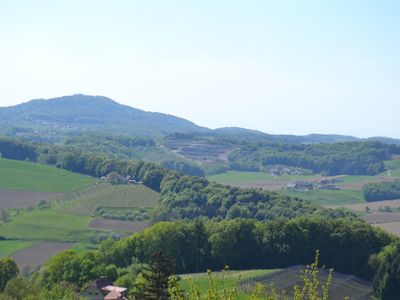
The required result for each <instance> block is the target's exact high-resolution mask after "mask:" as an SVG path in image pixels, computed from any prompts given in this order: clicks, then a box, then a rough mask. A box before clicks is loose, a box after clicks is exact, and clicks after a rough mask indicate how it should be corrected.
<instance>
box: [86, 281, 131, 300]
mask: <svg viewBox="0 0 400 300" xmlns="http://www.w3.org/2000/svg"><path fill="white" fill-rule="evenodd" d="M126 294H127V289H126V288H124V287H119V286H114V284H113V282H112V281H111V280H109V279H107V278H104V277H102V278H99V279H96V280H94V281H93V282H91V283H90V284H89V285H88V286H87V287H86V288H84V289H83V290H82V292H81V293H80V295H79V296H80V297H82V298H84V299H87V300H127V298H126V297H127V295H126Z"/></svg>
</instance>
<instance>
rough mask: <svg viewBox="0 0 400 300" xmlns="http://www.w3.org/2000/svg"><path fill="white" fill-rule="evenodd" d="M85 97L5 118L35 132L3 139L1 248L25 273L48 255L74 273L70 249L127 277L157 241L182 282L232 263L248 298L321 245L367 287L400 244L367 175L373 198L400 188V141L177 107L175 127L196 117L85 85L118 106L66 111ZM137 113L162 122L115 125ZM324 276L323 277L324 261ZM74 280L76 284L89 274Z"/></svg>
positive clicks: (337, 285)
mask: <svg viewBox="0 0 400 300" xmlns="http://www.w3.org/2000/svg"><path fill="white" fill-rule="evenodd" d="M82 97H83V96H79V95H76V96H73V97H72V98H71V97H66V98H63V97H62V98H60V99H58V98H57V99H52V100H48V101H49V102H46V101H38V102H36V101H34V102H33V103H29V105H28V107H29V108H32V109H33V110H35V109H39V110H40V111H43V107H42V106H43V105H45V106H47V103H50V102H51V103H52V105H53V107H52V108H51V109H49V110H46V113H47V114H50V115H53V116H52V117H51V118H53V119H52V121H49V120H50V117H49V116H46V117H44V116H40V120H39V121H38V119H35V118H36V117H33V118H31V117H29V110H26V111H25V110H24V116H25V119H24V121H23V122H22V121H18V116H17V115H15V117H13V118H15V119H13V118H11V119H10V120H11V121H12V120H14V121H15V120H16V121H15V122H17V123H16V124H18V126H27V128H30V129H31V130H32V131H30V130H29V129H28V130H26V128H25V129H24V130H26V131H24V132H25V133H27V134H26V135H20V134H17V135H18V138H16V136H13V135H12V134H10V133H8V136H5V137H1V138H0V153H1V154H2V157H1V158H0V175H1V177H0V212H1V220H0V259H1V257H3V258H4V257H10V258H12V259H13V260H15V261H16V264H17V266H18V267H19V269H20V271H21V274H23V276H25V277H26V278H30V277H31V276H33V275H34V274H42V273H41V270H43V269H46V270H47V269H49V268H50V269H49V270H50V271H49V272H50V273H51V272H53V271H54V272H56V273H57V272H58V269H59V268H61V269H62V270H63V271H62V272H65V273H64V274H68V272H69V271H68V268H70V267H69V265H64V264H63V259H67V260H68V261H78V262H79V263H77V266H79V265H88V266H89V267H88V269H87V270H86V269H85V270H81V271H79V272H83V273H82V274H83V275H82V274H81V275H79V276H82V278H87V276H89V277H90V276H92V277H91V278H95V277H94V276H98V275H90V274H117V275H115V276H120V277H119V279H120V280H122V279H121V278H125V277H126V276H128V275H129V274H128V273H125V272H130V271H127V270H129V268H133V269H132V270H136V268H142V266H143V263H146V262H151V261H152V258H151V257H152V255H153V254H154V253H156V250H157V251H162V253H165V255H166V257H168V259H171V261H172V262H174V264H175V268H176V271H177V272H178V273H181V274H183V275H182V281H181V282H180V286H181V287H182V288H183V289H187V288H188V287H189V285H190V284H191V283H190V282H192V283H195V284H196V285H198V286H199V292H200V293H206V292H207V286H209V284H210V282H209V280H210V278H208V277H207V276H206V275H204V273H201V272H202V271H203V270H205V269H207V268H210V269H212V270H214V271H217V272H216V273H215V278H214V280H215V281H214V283H215V284H216V285H215V286H216V287H217V288H218V289H220V288H222V283H221V285H220V282H221V281H220V280H221V276H222V275H221V274H222V273H220V272H218V271H219V270H221V268H223V267H224V266H226V265H229V266H231V267H232V269H234V270H237V271H232V274H233V275H232V276H233V277H231V278H228V277H227V278H225V279H224V280H226V282H225V283H224V284H226V287H228V288H231V287H232V288H233V287H234V286H235V284H236V283H237V284H238V287H239V295H240V299H250V296H249V295H250V294H251V291H252V290H254V288H255V284H256V283H261V284H265V283H268V284H269V283H273V284H274V285H276V287H277V288H278V289H279V290H288V291H290V289H291V287H293V286H294V285H296V284H301V282H300V281H298V276H299V274H300V270H301V269H304V265H305V264H307V263H310V261H312V258H313V255H314V254H315V250H317V249H319V250H320V251H321V261H323V264H327V265H329V266H332V267H334V268H335V269H337V270H338V272H335V273H334V279H333V282H332V287H331V291H332V292H333V293H334V295H335V297H338V299H339V298H340V297H342V296H352V297H353V298H355V299H368V297H369V295H370V294H371V293H372V291H373V286H372V283H371V281H372V280H373V278H372V277H371V273H369V272H370V271H369V269H368V270H367V269H365V268H366V266H368V268H372V269H373V270H375V271H376V267H375V266H373V265H371V264H372V262H374V259H375V260H382V259H385V257H387V256H385V255H386V254H385V253H386V252H387V251H391V250H390V249H392V248H391V247H395V246H394V245H396V243H397V241H398V236H400V217H399V216H400V213H399V211H400V210H399V207H400V203H399V201H400V200H396V199H394V200H386V199H380V200H379V201H373V202H367V201H366V200H365V189H364V187H365V186H366V185H370V184H376V186H375V185H373V186H372V188H371V189H370V190H369V193H372V195H371V196H372V197H383V196H382V195H386V194H384V192H385V193H387V192H390V193H392V194H391V195H396V194H395V193H396V186H395V184H396V183H397V180H398V179H399V178H400V160H399V159H398V158H399V153H400V147H399V146H397V145H396V144H386V143H381V142H378V141H376V140H373V139H372V140H369V139H353V138H349V137H346V136H330V135H327V136H324V135H310V136H300V137H296V136H273V135H268V134H264V133H261V132H253V131H248V130H243V129H237V128H230V129H217V130H214V131H213V130H208V129H204V128H200V129H199V128H197V127H193V126H196V125H193V124H192V123H190V122H189V123H187V122H185V121H182V120H180V121H179V122H178V123H179V124H180V126H186V125H188V124H189V125H188V127H186V129H185V130H183V131H182V132H173V131H172V129H171V130H170V131H168V130H166V131H165V132H156V131H157V130H156V129H157V128H160V126H161V127H162V126H163V124H164V123H163V122H166V119H169V121H168V122H171V120H176V119H174V118H172V119H170V117H169V116H163V115H152V114H148V113H144V112H136V111H134V110H129V113H128V112H127V111H126V108H123V107H121V106H120V105H119V104H117V103H114V102H112V101H111V100H109V99H103V98H98V97H95V98H92V97H88V96H85V97H83V98H84V99H86V100H87V101H89V102H87V103H97V104H99V105H100V107H101V106H103V108H107V109H110V110H112V111H113V113H111V114H110V115H109V116H107V118H108V119H107V120H106V121H105V122H103V123H100V122H99V121H98V120H99V119H98V118H105V116H104V114H103V113H102V112H93V115H92V116H91V117H90V120H91V121H90V122H93V124H95V125H93V127H90V126H89V123H90V122H89V121H88V120H89V119H86V118H75V117H74V116H65V118H61V116H60V113H61V110H60V109H61V108H62V107H64V106H65V103H67V102H68V101H70V102H69V103H71V105H76V106H75V107H73V108H74V109H83V106H82V103H80V100H79V99H81V98H82ZM91 101H94V102H91ZM31 105H33V106H31ZM47 108H48V107H47ZM13 109H16V110H15V111H19V109H21V107H19V108H13ZM24 109H26V108H24ZM0 113H1V110H0ZM25 113H26V114H25ZM136 113H139V114H141V115H142V117H143V118H148V117H150V119H151V120H152V121H151V122H155V123H154V124H156V123H157V124H158V125H157V126H153V127H151V128H150V127H149V128H148V130H151V131H152V132H153V133H152V134H150V133H149V132H148V131H144V132H146V133H145V136H138V135H134V134H132V133H131V132H130V133H129V134H128V131H123V130H122V129H121V128H122V127H123V126H132V124H135V123H134V122H133V123H130V122H128V121H127V119H124V118H128V119H129V117H127V116H128V115H131V114H132V116H133V115H135V116H136ZM125 114H127V115H125ZM159 117H160V118H161V119H162V120H163V121H160V120H158V118H159ZM43 118H47V120H48V121H43V120H45V119H43ZM70 118H72V119H70ZM114 118H122V119H121V123H118V124H117V123H115V119H114ZM165 118H166V119H165ZM150 119H148V120H147V121H149V120H150ZM123 120H124V122H122V121H123ZM14 121H13V122H14ZM147 121H146V122H147ZM146 122H145V123H146ZM32 124H34V125H32ZM72 124H74V125H73V126H72ZM185 124H186V125H185ZM49 126H50V127H51V128H53V129H54V134H53V135H52V137H51V138H50V137H49V136H47V135H46V134H45V132H46V131H45V130H46V128H47V129H48V127H49ZM168 126H169V127H167V128H172V127H171V126H172V125H171V124H169V125H168ZM174 126H175V125H174ZM21 128H22V127H21ZM40 128H41V130H44V131H41V130H38V129H40ZM84 128H92V129H93V130H94V131H93V132H88V131H85V129H84ZM192 129H195V130H196V131H191V130H192ZM17 131H18V130H17ZM115 132H117V134H115ZM310 141H313V143H309V142H310ZM322 141H323V142H322ZM390 141H392V140H390ZM392 183H393V184H392ZM381 184H384V186H383V185H382V187H381ZM384 189H386V190H384ZM382 191H384V192H382ZM391 199H393V198H391ZM377 227H379V228H380V229H382V230H380V229H377ZM342 236H346V239H342V238H341V237H342ZM353 243H355V244H353ZM354 245H357V246H356V247H355V246H354ZM353 246H354V247H353ZM359 247H361V248H363V249H364V250H363V252H360V251H359ZM388 249H389V250H388ZM377 253H379V254H380V256H379V257H378V256H376V257H375V256H374V255H377ZM381 253H383V254H381ZM89 262H90V263H89ZM59 264H61V265H59ZM92 264H93V265H92ZM53 267H54V268H55V269H54V270H53V271H51V268H53ZM374 268H375V269H374ZM99 270H100V271H99ZM110 270H118V271H116V272H117V273H115V272H114V271H112V272H111V271H110ZM239 270H242V271H239ZM85 272H89V273H87V274H86V273H85ZM96 272H97V273H96ZM107 272H111V273H107ZM118 272H120V273H118ZM199 272H200V273H199ZM88 274H89V275H88ZM119 274H122V275H119ZM239 274H243V276H242V277H240V278H239ZM38 276H42V275H38ZM124 276H125V277H124ZM129 276H131V275H129ZM134 276H137V275H134ZM319 277H320V280H326V278H327V273H326V272H325V271H321V272H320V274H319ZM116 278H117V277H116ZM189 278H193V279H192V280H190V279H189ZM42 280H47V279H42ZM52 280H53V279H52ZM68 280H69V282H70V283H73V284H76V285H78V287H77V289H80V288H82V284H83V283H85V282H86V281H85V280H86V279H82V280H83V281H77V280H76V279H68ZM54 283H55V284H57V281H54ZM283 283H286V284H283ZM124 284H125V283H124ZM357 297H358V298H357ZM333 299H336V298H333Z"/></svg>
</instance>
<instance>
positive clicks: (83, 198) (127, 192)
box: [58, 184, 159, 215]
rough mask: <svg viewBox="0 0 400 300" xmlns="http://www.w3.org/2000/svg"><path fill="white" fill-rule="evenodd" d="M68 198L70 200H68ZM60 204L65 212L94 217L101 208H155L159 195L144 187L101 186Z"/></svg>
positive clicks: (129, 185)
mask: <svg viewBox="0 0 400 300" xmlns="http://www.w3.org/2000/svg"><path fill="white" fill-rule="evenodd" d="M67 197H68V199H67ZM58 200H59V202H64V203H62V204H61V210H62V211H63V212H66V213H69V214H74V215H93V213H94V212H95V210H96V208H99V207H114V208H117V207H120V208H124V207H125V208H133V207H143V208H154V207H155V206H156V205H157V204H158V201H159V193H157V192H155V191H153V190H151V189H149V188H148V187H146V186H144V185H136V184H121V185H110V184H99V185H97V186H94V187H91V188H90V189H89V190H86V189H85V190H82V191H79V192H76V193H73V194H72V195H66V196H65V197H62V198H61V199H58Z"/></svg>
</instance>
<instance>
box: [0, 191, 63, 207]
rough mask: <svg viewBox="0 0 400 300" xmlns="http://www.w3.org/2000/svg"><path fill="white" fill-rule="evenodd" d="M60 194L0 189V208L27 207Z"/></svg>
mask: <svg viewBox="0 0 400 300" xmlns="http://www.w3.org/2000/svg"><path fill="white" fill-rule="evenodd" d="M60 195H62V194H61V193H40V192H28V191H16V190H0V209H1V208H28V207H31V206H32V207H33V206H35V205H36V204H37V203H38V202H39V201H40V200H48V199H51V198H55V197H58V196H60Z"/></svg>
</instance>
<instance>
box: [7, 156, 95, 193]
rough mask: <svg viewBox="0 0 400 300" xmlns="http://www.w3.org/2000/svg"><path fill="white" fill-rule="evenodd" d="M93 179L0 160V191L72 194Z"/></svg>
mask: <svg viewBox="0 0 400 300" xmlns="http://www.w3.org/2000/svg"><path fill="white" fill-rule="evenodd" d="M93 181H94V179H93V178H92V177H89V176H84V175H80V174H76V173H72V172H69V171H66V170H62V169H57V168H55V167H51V166H47V165H42V164H35V163H29V162H24V161H17V160H9V159H4V158H0V189H9V190H23V191H32V192H60V193H66V192H72V191H75V190H77V189H80V188H82V187H84V186H86V185H89V184H91V183H93Z"/></svg>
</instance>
